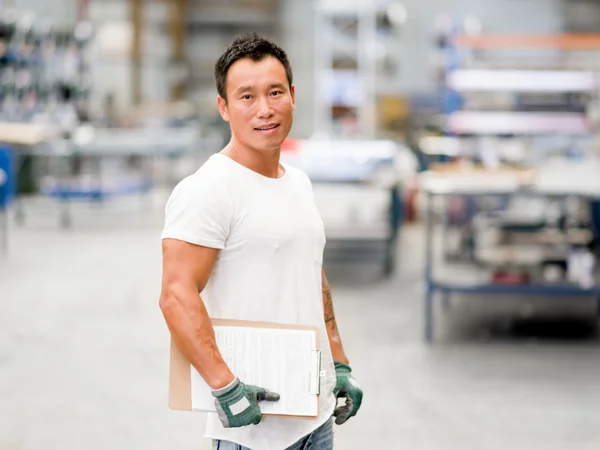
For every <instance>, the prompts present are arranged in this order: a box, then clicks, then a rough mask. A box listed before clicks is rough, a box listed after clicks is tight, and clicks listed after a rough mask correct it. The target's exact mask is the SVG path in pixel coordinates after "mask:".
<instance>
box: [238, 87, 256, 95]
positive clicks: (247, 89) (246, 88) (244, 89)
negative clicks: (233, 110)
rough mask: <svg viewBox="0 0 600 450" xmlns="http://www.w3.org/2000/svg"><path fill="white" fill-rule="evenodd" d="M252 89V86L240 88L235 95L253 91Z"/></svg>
mask: <svg viewBox="0 0 600 450" xmlns="http://www.w3.org/2000/svg"><path fill="white" fill-rule="evenodd" d="M252 89H253V87H252V86H240V87H238V88H237V89H236V90H235V91H234V94H237V93H238V92H245V91H251V90H252Z"/></svg>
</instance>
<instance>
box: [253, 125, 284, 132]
mask: <svg viewBox="0 0 600 450" xmlns="http://www.w3.org/2000/svg"><path fill="white" fill-rule="evenodd" d="M278 126H279V124H278V123H277V124H275V125H267V126H264V127H260V128H255V130H258V131H268V130H273V129H275V128H277V127H278Z"/></svg>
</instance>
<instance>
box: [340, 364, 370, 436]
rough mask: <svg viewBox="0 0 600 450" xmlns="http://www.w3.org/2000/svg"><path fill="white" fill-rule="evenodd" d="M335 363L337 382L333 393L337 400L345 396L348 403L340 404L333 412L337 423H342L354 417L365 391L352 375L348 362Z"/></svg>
mask: <svg viewBox="0 0 600 450" xmlns="http://www.w3.org/2000/svg"><path fill="white" fill-rule="evenodd" d="M334 363H335V376H336V383H335V389H334V390H333V393H334V395H335V398H336V400H337V399H339V398H345V399H346V403H345V404H344V405H343V406H339V407H337V408H336V409H335V411H334V412H333V415H334V417H336V419H335V423H336V424H337V425H342V424H343V423H345V422H346V421H347V420H348V419H349V418H350V417H354V416H355V415H356V413H357V412H358V410H359V409H360V405H361V403H362V398H363V391H362V389H361V388H360V386H359V385H358V383H357V382H356V380H355V379H354V377H352V374H351V373H352V369H351V368H350V366H349V365H348V364H344V363H341V362H337V361H334Z"/></svg>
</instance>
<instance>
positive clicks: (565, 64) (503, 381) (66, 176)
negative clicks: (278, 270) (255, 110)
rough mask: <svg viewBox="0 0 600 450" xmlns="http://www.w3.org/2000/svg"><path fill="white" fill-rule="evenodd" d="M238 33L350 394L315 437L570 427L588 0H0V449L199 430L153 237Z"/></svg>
mask: <svg viewBox="0 0 600 450" xmlns="http://www.w3.org/2000/svg"><path fill="white" fill-rule="evenodd" d="M250 31H256V32H259V33H261V34H263V35H265V36H267V37H269V38H272V39H274V40H275V41H276V42H278V43H279V44H280V45H281V46H282V47H283V48H284V49H285V50H286V51H287V52H288V55H289V57H290V60H291V63H292V67H293V70H294V84H295V86H296V93H297V108H296V112H295V121H294V127H293V129H292V132H291V135H290V137H289V139H288V140H287V141H286V142H285V143H284V146H283V148H282V160H283V161H285V162H287V163H289V164H292V165H296V166H298V167H300V168H302V169H303V170H305V171H306V172H307V174H308V175H309V176H310V178H311V179H312V181H313V187H314V191H315V198H316V201H317V204H318V207H319V209H320V211H321V214H322V216H323V220H324V223H325V227H326V233H327V247H326V262H325V267H326V270H327V273H328V275H329V277H330V281H331V283H332V287H333V294H334V298H335V304H336V312H337V315H338V316H339V319H338V322H339V326H340V329H341V335H342V340H343V342H344V345H345V347H346V350H347V353H348V354H349V357H350V359H351V361H352V365H353V368H354V371H355V374H356V378H357V379H358V380H359V382H360V383H361V384H362V385H363V387H364V389H365V404H364V406H363V409H362V410H361V412H360V414H359V415H358V416H357V417H356V418H355V419H353V421H354V422H353V424H354V425H349V426H345V427H339V428H336V442H337V448H341V449H351V450H352V449H371V448H391V449H403V448H410V449H414V450H429V449H436V450H458V449H460V450H479V449H486V450H487V449H501V448H502V449H505V448H511V449H522V450H534V449H542V450H555V449H556V450H559V449H560V450H563V449H567V448H568V449H570V450H571V449H577V450H579V449H582V450H583V449H592V448H594V449H596V448H598V445H600V431H599V430H600V429H599V428H598V426H597V418H598V417H599V413H600V406H599V405H600V382H599V381H598V379H599V377H598V373H600V358H599V356H600V351H599V349H600V347H599V346H598V335H597V315H598V312H600V285H599V282H600V278H599V275H600V273H599V270H598V257H599V256H600V246H599V245H598V244H599V242H600V241H599V237H600V236H599V233H600V231H599V230H600V203H599V201H600V141H599V140H598V137H599V131H600V1H597V0H303V1H301V0H219V1H217V0H44V1H42V0H0V450H38V449H41V448H44V449H46V450H58V449H61V450H68V449H80V448H86V449H89V450H95V449H106V448H128V449H137V448H140V449H141V448H144V449H173V448H177V449H208V448H211V447H210V442H208V441H206V440H204V439H203V438H202V433H203V421H204V420H205V417H204V415H203V414H200V413H189V414H185V413H176V412H172V411H169V409H168V406H167V389H168V345H169V338H168V331H167V329H166V326H165V325H164V321H163V319H162V316H161V314H160V310H159V308H158V296H159V290H160V276H161V266H160V265H161V261H160V241H159V237H160V231H161V227H162V224H163V222H162V221H163V212H164V205H165V201H166V199H167V198H168V195H169V194H170V192H171V190H172V188H173V187H174V186H175V184H176V183H177V182H178V181H180V180H181V179H182V178H184V177H185V176H187V175H189V174H191V173H193V172H195V171H196V170H197V168H198V167H199V166H200V165H201V164H202V163H203V162H204V161H205V160H206V159H207V158H208V157H209V156H210V155H211V154H213V153H215V152H218V151H220V150H221V148H222V147H223V145H224V144H225V143H226V142H227V141H228V139H229V129H228V126H227V124H226V123H224V122H223V121H222V120H221V118H220V116H219V114H218V110H217V107H216V101H215V98H216V88H215V83H214V79H213V65H214V62H215V60H216V59H217V58H218V56H219V55H220V54H221V52H222V51H223V50H224V49H225V48H226V46H227V44H228V43H229V42H230V41H231V40H232V39H233V38H234V37H235V36H236V35H237V34H239V33H244V32H250Z"/></svg>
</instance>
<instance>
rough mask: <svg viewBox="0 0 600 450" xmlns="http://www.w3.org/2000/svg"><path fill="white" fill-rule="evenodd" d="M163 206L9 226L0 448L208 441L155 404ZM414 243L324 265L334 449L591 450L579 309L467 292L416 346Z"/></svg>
mask: <svg viewBox="0 0 600 450" xmlns="http://www.w3.org/2000/svg"><path fill="white" fill-rule="evenodd" d="M161 201H162V199H159V200H158V201H154V202H152V201H146V200H144V201H140V202H138V201H133V202H127V203H123V204H118V205H113V206H110V207H107V208H102V207H99V208H89V207H87V208H85V209H84V210H79V209H78V210H77V211H76V215H75V222H74V229H73V230H71V231H68V232H65V231H61V230H59V229H58V227H57V226H56V220H55V219H56V218H55V215H54V214H55V212H56V211H55V210H54V209H52V208H50V209H48V208H47V207H42V205H29V207H28V210H27V212H28V217H27V219H28V221H27V224H26V226H25V227H24V228H21V229H13V230H12V233H11V237H10V244H11V248H10V254H9V255H8V257H7V258H5V259H4V260H3V261H0V450H40V449H44V450H80V449H86V450H106V449H145V450H158V449H161V450H167V449H169V450H171V449H178V450H187V449H189V450H192V449H195V450H204V449H209V448H211V447H210V443H209V442H207V441H205V440H204V439H203V438H202V432H203V422H204V416H203V414H199V413H181V412H172V411H170V410H169V409H168V408H167V404H166V401H167V377H168V367H167V363H168V342H169V341H168V333H167V330H166V327H165V326H164V323H163V319H162V316H161V313H160V310H159V308H158V303H157V302H158V295H159V287H160V274H161V269H160V242H159V233H160V227H161V219H162V215H161V214H162V210H161ZM142 211H144V212H143V213H142ZM421 240H422V232H421V229H420V228H419V227H413V228H409V229H407V230H406V231H405V233H404V235H403V239H402V242H401V243H400V255H401V263H400V265H399V266H398V269H397V274H396V275H395V276H394V277H393V278H391V279H389V280H386V281H382V280H381V279H380V278H379V277H378V274H377V271H376V270H375V269H374V268H372V267H368V266H365V265H360V264H355V265H345V266H341V265H338V264H328V265H327V266H326V267H327V271H328V274H329V278H330V281H331V283H332V286H333V293H334V301H335V307H336V312H337V316H338V322H339V326H340V328H341V332H342V339H343V343H344V346H345V348H346V350H347V353H348V354H349V356H350V357H351V359H352V365H353V367H354V371H355V375H356V378H357V380H358V381H359V382H360V383H361V384H362V385H363V387H364V391H365V399H364V404H363V408H362V410H361V412H360V414H359V415H358V416H357V417H356V418H355V419H353V420H352V421H351V422H349V423H348V424H347V425H345V426H342V427H336V443H337V447H336V448H339V449H347V450H354V449H361V450H362V449H384V448H390V449H404V448H406V449H411V450H479V449H482V450H488V449H489V450H496V449H502V450H504V449H507V448H510V449H512V450H536V449H540V450H564V449H570V450H573V449H577V450H579V449H581V450H583V449H597V448H598V446H599V445H600V427H598V418H599V417H600V414H599V413H600V381H599V380H600V346H599V345H598V340H597V337H596V333H595V320H594V319H593V317H592V313H591V312H592V305H591V303H587V302H580V303H578V304H576V305H575V304H574V303H573V302H571V301H560V302H559V301H556V300H554V301H553V302H552V303H551V304H550V303H547V302H546V303H544V302H543V301H540V302H535V303H532V302H525V301H522V300H519V299H502V300H499V299H493V301H485V300H486V299H467V300H464V299H463V300H460V301H458V302H456V303H455V305H454V308H453V309H452V311H451V312H449V313H448V314H446V315H445V316H444V318H443V320H442V321H441V325H440V328H439V330H438V341H437V343H436V344H435V345H433V346H426V345H424V344H423V342H422V340H421V329H422V320H421V292H422V277H421V273H422V264H421V260H422V250H421V249H422V247H421ZM490 300H492V299H490ZM527 317H529V319H527ZM531 317H533V318H537V319H536V320H532V319H531ZM567 317H568V318H569V319H570V320H569V321H568V322H567V321H566V320H565V318H567ZM509 318H512V319H519V320H511V321H509V320H508V319H509ZM523 318H524V319H523Z"/></svg>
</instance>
